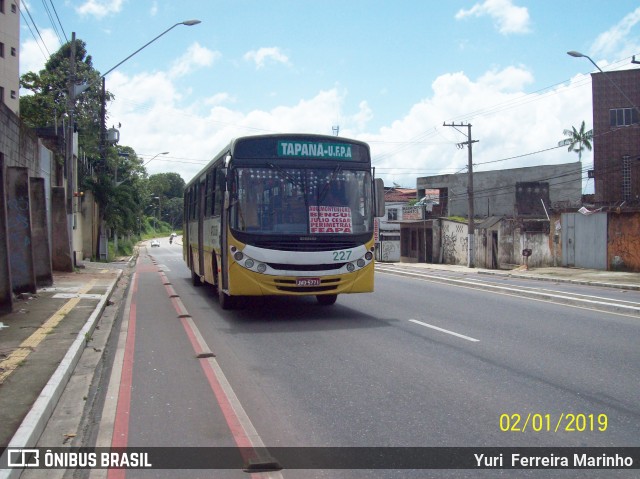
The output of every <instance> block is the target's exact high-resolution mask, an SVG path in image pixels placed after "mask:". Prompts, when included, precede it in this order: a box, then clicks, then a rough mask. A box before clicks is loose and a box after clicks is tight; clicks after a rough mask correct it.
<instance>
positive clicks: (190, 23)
mask: <svg viewBox="0 0 640 479" xmlns="http://www.w3.org/2000/svg"><path fill="white" fill-rule="evenodd" d="M198 23H201V22H200V20H185V21H184V22H178V23H176V24H175V25H173V26H171V27H169V28H167V29H166V30H165V31H164V32H162V33H161V34H160V35H158V36H157V37H155V38H154V39H153V40H151V41H150V42H147V43H145V44H144V45H142V46H141V47H140V48H138V49H137V50H136V51H135V52H133V53H132V54H131V55H129V56H128V57H127V58H125V59H124V60H122V61H121V62H120V63H118V64H117V65H116V66H115V67H113V68H111V69H110V70H107V72H106V73H103V74H102V76H103V77H106V76H107V75H108V74H109V73H111V72H112V71H113V70H115V69H116V68H118V67H119V66H120V65H122V64H123V63H124V62H126V61H127V60H128V59H129V58H131V57H132V56H134V55H135V54H136V53H138V52H139V51H140V50H143V49H145V48H147V47H148V46H149V45H151V44H152V43H153V42H155V41H156V40H157V39H158V38H160V37H161V36H162V35H164V34H165V33H167V32H169V31H170V30H173V29H174V28H176V27H177V26H178V25H186V26H188V27H191V26H193V25H197V24H198Z"/></svg>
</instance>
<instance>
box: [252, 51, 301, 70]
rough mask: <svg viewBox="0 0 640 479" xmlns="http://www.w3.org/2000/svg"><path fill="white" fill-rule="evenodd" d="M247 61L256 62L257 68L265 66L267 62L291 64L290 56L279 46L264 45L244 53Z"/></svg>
mask: <svg viewBox="0 0 640 479" xmlns="http://www.w3.org/2000/svg"><path fill="white" fill-rule="evenodd" d="M243 58H244V59H245V60H246V61H249V62H254V63H255V65H256V69H260V68H263V67H264V66H265V65H266V63H267V62H275V63H282V64H284V65H290V62H289V58H288V57H287V56H286V55H285V54H284V53H282V52H281V51H280V49H279V48H278V47H264V48H260V49H258V50H251V51H249V52H247V53H245V54H244V57H243Z"/></svg>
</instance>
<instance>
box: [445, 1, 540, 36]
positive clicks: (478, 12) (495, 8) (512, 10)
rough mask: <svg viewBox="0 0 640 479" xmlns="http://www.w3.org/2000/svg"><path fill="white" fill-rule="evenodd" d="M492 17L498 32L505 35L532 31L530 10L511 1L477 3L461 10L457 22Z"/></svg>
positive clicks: (457, 14) (457, 15)
mask: <svg viewBox="0 0 640 479" xmlns="http://www.w3.org/2000/svg"><path fill="white" fill-rule="evenodd" d="M485 15H488V16H490V17H491V18H492V19H493V20H494V21H495V22H496V25H497V28H498V31H499V32H500V33H502V34H503V35H508V34H511V33H528V32H529V31H530V27H529V25H530V19H529V10H527V8H526V7H517V6H515V5H514V4H513V2H512V1H511V0H485V1H484V2H483V3H476V4H475V5H474V6H473V7H471V8H470V9H469V10H460V11H458V13H456V16H455V18H456V20H461V19H463V18H465V17H472V16H473V17H483V16H485Z"/></svg>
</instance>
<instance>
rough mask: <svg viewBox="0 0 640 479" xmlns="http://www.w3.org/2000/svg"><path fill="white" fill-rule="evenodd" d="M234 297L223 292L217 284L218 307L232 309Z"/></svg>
mask: <svg viewBox="0 0 640 479" xmlns="http://www.w3.org/2000/svg"><path fill="white" fill-rule="evenodd" d="M234 299H235V298H232V297H231V296H229V295H228V294H227V293H225V292H224V291H223V290H222V288H221V287H220V286H219V285H218V302H219V303H220V307H221V308H222V309H225V310H228V309H233V307H234V303H235V302H234Z"/></svg>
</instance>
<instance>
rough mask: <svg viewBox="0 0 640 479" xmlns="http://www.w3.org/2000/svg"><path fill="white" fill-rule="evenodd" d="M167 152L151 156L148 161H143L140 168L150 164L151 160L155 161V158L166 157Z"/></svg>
mask: <svg viewBox="0 0 640 479" xmlns="http://www.w3.org/2000/svg"><path fill="white" fill-rule="evenodd" d="M168 154H169V152H168V151H163V152H162V153H158V154H157V155H155V156H153V157H152V158H151V159H150V160H147V161H145V162H144V163H143V164H142V166H145V165H147V164H149V163H151V162H152V161H153V160H155V159H156V158H157V157H159V156H160V155H168Z"/></svg>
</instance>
